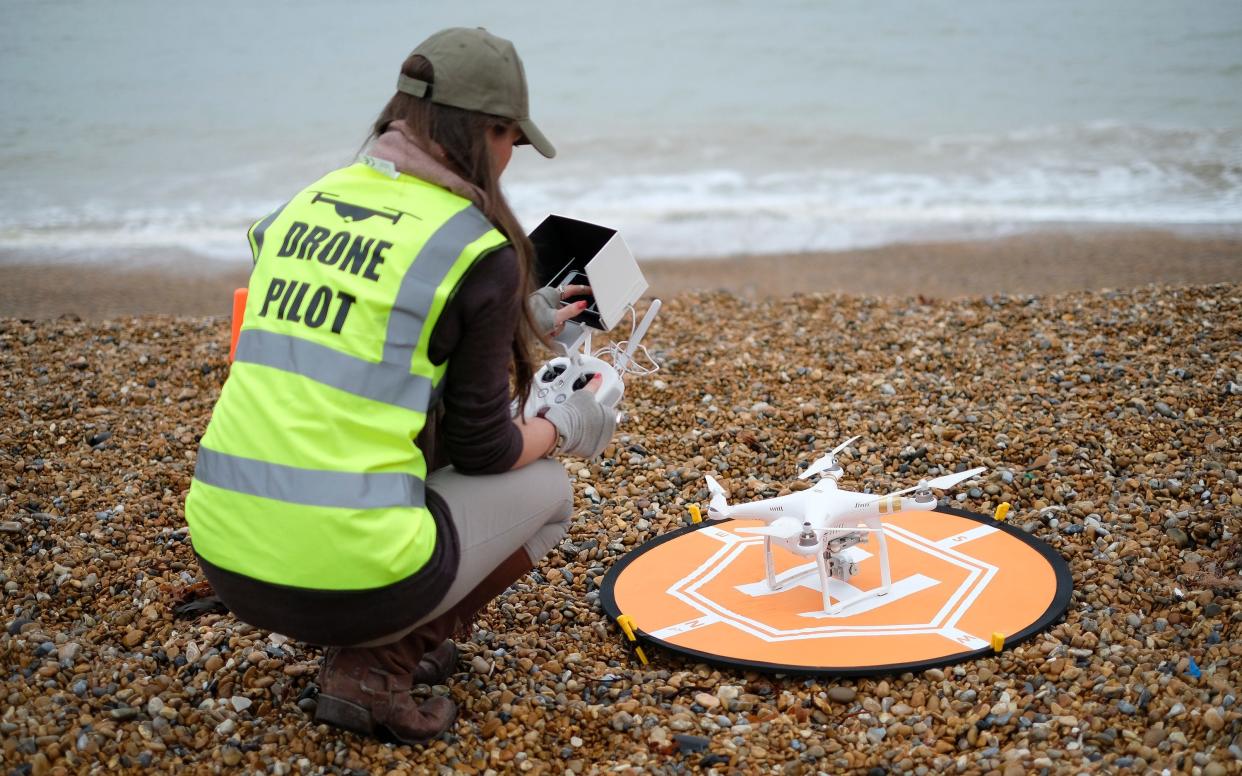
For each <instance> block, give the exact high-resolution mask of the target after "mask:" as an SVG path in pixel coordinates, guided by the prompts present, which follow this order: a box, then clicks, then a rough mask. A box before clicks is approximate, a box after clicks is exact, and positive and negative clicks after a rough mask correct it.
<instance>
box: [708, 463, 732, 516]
mask: <svg viewBox="0 0 1242 776" xmlns="http://www.w3.org/2000/svg"><path fill="white" fill-rule="evenodd" d="M705 476H706V477H707V492H708V493H711V494H712V500H711V501H710V502H709V503H708V505H707V514H708V516H709V517H711V516H712V515H713V513H714V514H715V515H718V517H717V518H716V519H717V520H719V519H720V518H722V517H724V516H725V515H724V510H725V508H726V507H728V506H729V499H728V494H726V493H725V489H724V488H722V487H720V483H719V482H716V478H715V477H713V476H712V475H710V474H708V475H705Z"/></svg>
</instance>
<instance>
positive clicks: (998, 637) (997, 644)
mask: <svg viewBox="0 0 1242 776" xmlns="http://www.w3.org/2000/svg"><path fill="white" fill-rule="evenodd" d="M1004 648H1005V634H1003V633H1001V632H1000V631H994V632H993V633H992V651H993V652H1000V651H1001V650H1002V649H1004Z"/></svg>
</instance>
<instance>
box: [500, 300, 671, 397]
mask: <svg viewBox="0 0 1242 776" xmlns="http://www.w3.org/2000/svg"><path fill="white" fill-rule="evenodd" d="M659 310H660V300H659V299H654V300H652V302H651V306H650V307H648V308H647V314H646V315H644V316H643V319H642V322H641V323H639V324H638V327H637V328H636V329H635V330H634V333H633V335H631V337H630V340H629V342H628V343H627V344H626V347H625V349H624V350H622V351H620V353H618V355H617V356H616V361H615V363H612V364H610V363H608V362H607V361H605V360H603V359H602V358H597V357H596V356H593V355H591V329H590V327H588V326H585V325H583V324H581V323H575V322H574V321H569V322H567V323H566V324H565V328H564V329H563V330H562V331H561V333H560V334H559V335H557V336H556V337H555V342H556V343H557V344H558V345H559V346H560V347H561V349H562V350H563V351H564V353H565V355H563V356H557V357H556V358H554V359H552V360H551V361H549V362H547V363H546V364H544V365H543V366H542V367H541V368H540V369H539V371H538V372H536V373H535V377H534V380H532V381H531V391H530V397H529V398H528V399H527V401H526V407H525V409H524V410H523V415H524V416H525V417H527V418H533V417H537V416H540V415H543V413H544V412H546V411H547V410H548V409H549V408H551V407H555V406H557V405H558V404H564V403H565V402H566V401H568V400H569V397H570V396H572V395H573V392H574V391H580V390H582V389H583V388H585V387H586V386H587V383H589V382H591V380H593V379H594V378H595V376H596V375H602V376H603V383H602V384H601V385H600V386H599V390H597V391H596V392H595V400H596V401H598V402H599V403H600V404H602V405H604V406H605V407H608V408H609V409H612V410H616V408H617V406H618V405H619V404H620V403H621V397H622V396H624V395H625V382H624V381H623V380H622V379H621V376H622V375H623V374H625V373H626V371H628V368H629V367H630V364H631V363H632V362H633V358H634V354H635V352H636V351H637V349H638V343H639V342H640V341H641V340H642V338H643V335H645V334H646V333H647V329H648V328H649V327H650V326H651V321H652V320H653V319H654V318H655V316H656V313H657V312H659Z"/></svg>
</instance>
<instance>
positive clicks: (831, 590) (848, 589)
mask: <svg viewBox="0 0 1242 776" xmlns="http://www.w3.org/2000/svg"><path fill="white" fill-rule="evenodd" d="M815 581H816V582H817V583H818V582H819V580H818V579H816V580H815ZM939 584H940V580H938V579H932V578H931V577H927V576H924V575H922V574H912V575H911V576H908V577H906V578H905V579H899V580H897V581H896V582H894V583H893V586H892V588H891V589H889V591H888V595H884V596H874V597H872V598H868V599H866V600H864V601H859V602H858V603H856V604H850V605H849V606H847V607H845V608H844V609H843V610H841V612H840V613H838V614H829V613H828V612H825V611H823V610H822V609H817V610H815V611H813V612H800V613H799V614H798V616H799V617H811V618H813V619H817V620H822V619H825V618H828V619H844V618H846V617H853V616H854V615H856V614H862V613H863V612H869V611H871V610H873V609H879V608H880V607H882V606H887V605H888V604H891V603H893V602H895V601H900V600H901V599H903V598H905V597H906V596H911V595H914V594H915V593H918V592H920V591H922V590H926V589H927V588H929V587H935V586H936V585H939ZM815 589H816V590H818V589H819V585H818V584H816V585H815ZM861 592H862V591H861V590H859V589H858V588H856V587H854V586H853V585H847V584H846V583H844V582H842V581H841V580H839V579H830V580H828V595H830V596H832V597H833V598H834V599H836V600H838V601H840V600H843V599H846V598H850V597H851V596H856V595H858V594H859V593H861Z"/></svg>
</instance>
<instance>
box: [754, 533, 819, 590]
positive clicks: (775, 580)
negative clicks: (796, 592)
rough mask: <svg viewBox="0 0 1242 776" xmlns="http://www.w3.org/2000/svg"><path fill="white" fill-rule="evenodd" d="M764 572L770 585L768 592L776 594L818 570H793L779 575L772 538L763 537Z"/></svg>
mask: <svg viewBox="0 0 1242 776" xmlns="http://www.w3.org/2000/svg"><path fill="white" fill-rule="evenodd" d="M763 571H764V575H765V577H766V581H767V584H768V590H770V591H772V592H774V593H775V592H777V591H779V590H784V589H785V588H787V587H789V586H790V585H792V584H793V583H794V582H797V581H798V580H799V579H802V578H803V577H806V576H810V575H811V574H814V573H815V571H816V570H815V569H813V568H811V569H799V568H792V569H789V570H788V571H783V572H781V573H780V574H777V573H776V567H775V564H774V563H773V561H772V537H770V536H765V537H763Z"/></svg>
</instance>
